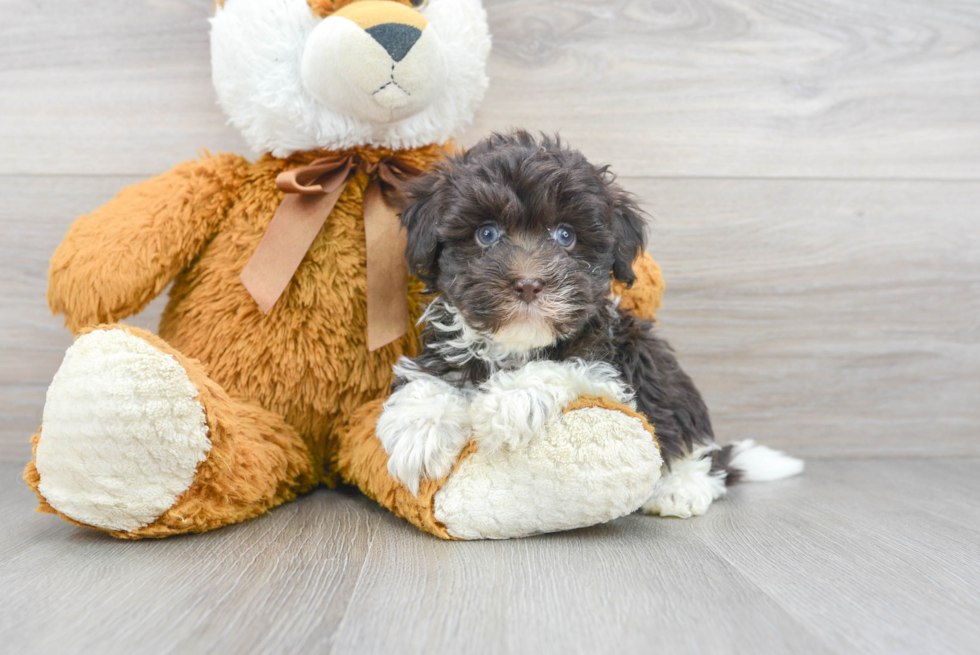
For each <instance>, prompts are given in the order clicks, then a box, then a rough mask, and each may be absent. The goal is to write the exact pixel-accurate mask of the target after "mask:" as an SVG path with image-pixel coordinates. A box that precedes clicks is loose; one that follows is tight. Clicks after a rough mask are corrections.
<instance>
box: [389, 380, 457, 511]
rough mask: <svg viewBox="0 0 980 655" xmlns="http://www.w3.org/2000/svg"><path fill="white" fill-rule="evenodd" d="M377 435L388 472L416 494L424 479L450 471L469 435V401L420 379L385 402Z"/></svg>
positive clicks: (445, 386)
mask: <svg viewBox="0 0 980 655" xmlns="http://www.w3.org/2000/svg"><path fill="white" fill-rule="evenodd" d="M376 431H377V435H378V439H379V440H380V441H381V445H382V446H383V447H384V449H385V452H387V453H388V473H389V474H390V475H391V477H392V478H394V479H395V480H398V481H400V482H401V483H402V484H404V485H405V486H406V487H408V488H409V489H410V490H411V491H412V493H413V494H418V491H419V482H420V481H421V480H422V478H423V477H426V478H430V479H433V480H438V479H439V478H441V477H443V476H445V475H447V474H448V473H449V472H450V471H452V469H453V465H454V464H455V463H456V460H457V459H458V458H459V453H460V451H462V450H463V446H465V445H466V442H467V441H468V440H469V437H470V413H469V402H468V400H467V399H466V397H465V396H463V395H462V394H460V393H459V392H458V391H457V390H456V389H454V388H453V387H452V386H451V385H449V384H446V383H445V382H443V381H441V380H439V379H437V378H434V377H431V376H422V375H420V376H417V377H416V378H415V379H412V380H411V381H410V382H409V383H408V384H406V385H405V386H403V387H402V388H401V389H399V390H398V391H396V392H395V393H393V394H391V396H390V397H389V398H388V400H387V401H385V404H384V412H382V414H381V416H380V417H379V418H378V423H377V426H376Z"/></svg>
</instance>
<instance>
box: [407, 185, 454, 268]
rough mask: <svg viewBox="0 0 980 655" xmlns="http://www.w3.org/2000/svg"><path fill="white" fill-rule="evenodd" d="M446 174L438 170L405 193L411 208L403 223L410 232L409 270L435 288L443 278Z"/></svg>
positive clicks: (411, 186) (408, 209)
mask: <svg viewBox="0 0 980 655" xmlns="http://www.w3.org/2000/svg"><path fill="white" fill-rule="evenodd" d="M443 175H444V174H443V171H441V170H439V169H438V168H437V169H435V170H433V171H431V172H429V173H427V174H426V175H424V176H423V177H421V178H419V179H417V180H415V181H413V182H412V183H411V184H410V185H409V186H408V187H407V188H406V189H405V199H406V202H407V205H406V206H405V208H404V209H403V210H402V213H401V223H402V225H404V226H405V230H406V231H407V232H408V245H406V247H405V259H406V260H408V270H409V271H411V272H412V274H413V275H415V276H416V277H418V278H419V279H420V280H422V281H423V282H424V283H425V285H426V286H428V287H431V286H432V285H433V284H434V283H435V279H436V277H437V276H438V275H439V270H438V261H439V249H440V244H439V237H438V228H439V217H440V215H441V213H442V212H441V208H440V202H439V187H440V186H441V184H442V180H443Z"/></svg>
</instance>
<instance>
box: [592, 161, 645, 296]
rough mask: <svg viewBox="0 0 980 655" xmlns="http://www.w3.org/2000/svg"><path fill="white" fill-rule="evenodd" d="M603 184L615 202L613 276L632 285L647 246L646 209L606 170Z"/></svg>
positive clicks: (613, 213)
mask: <svg viewBox="0 0 980 655" xmlns="http://www.w3.org/2000/svg"><path fill="white" fill-rule="evenodd" d="M602 173H603V181H604V182H605V185H606V190H607V191H608V193H609V197H610V198H611V200H612V207H611V212H610V213H611V221H612V233H613V238H614V239H615V241H616V245H615V246H614V248H615V250H614V252H613V268H612V271H613V277H615V278H616V279H617V280H619V281H620V282H623V283H625V284H626V288H627V289H628V288H630V287H631V286H633V282H635V281H636V275H634V274H633V262H634V261H635V260H636V257H637V255H639V254H640V252H642V251H643V249H644V247H645V245H646V234H645V232H644V226H645V222H644V220H643V210H641V209H640V207H639V205H637V204H636V199H635V198H634V197H633V194H631V193H629V192H628V191H626V190H625V189H623V187H621V186H619V185H618V184H616V182H615V179H616V178H615V176H613V175H612V174H611V173H608V172H607V171H605V170H603V171H602Z"/></svg>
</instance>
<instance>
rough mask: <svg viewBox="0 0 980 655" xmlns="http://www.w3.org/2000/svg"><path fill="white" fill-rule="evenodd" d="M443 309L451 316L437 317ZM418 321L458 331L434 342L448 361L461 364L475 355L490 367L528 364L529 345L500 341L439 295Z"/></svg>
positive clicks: (502, 367) (440, 329)
mask: <svg viewBox="0 0 980 655" xmlns="http://www.w3.org/2000/svg"><path fill="white" fill-rule="evenodd" d="M442 310H444V311H445V312H446V314H447V315H448V317H449V319H448V320H441V321H440V320H436V318H435V317H434V314H435V313H437V312H438V311H442ZM419 323H426V324H427V325H428V326H429V327H431V328H432V329H434V330H438V331H440V332H445V333H447V334H455V335H456V336H455V337H454V338H452V339H446V340H444V341H440V342H438V343H436V344H434V345H433V348H435V350H436V351H437V352H438V353H439V354H440V355H441V356H442V357H443V359H445V360H446V361H448V362H451V363H453V364H456V365H458V366H461V365H463V364H465V363H467V362H469V361H472V360H474V359H478V360H482V361H483V362H485V363H486V364H487V366H488V367H489V368H490V371H491V372H493V371H498V370H502V369H514V368H519V367H521V366H523V365H525V364H526V363H527V362H528V361H529V359H530V356H531V351H530V350H528V349H518V350H515V349H513V348H511V347H509V346H508V345H507V344H503V343H500V342H498V341H496V340H495V339H494V337H493V336H492V335H487V334H483V333H481V332H478V331H477V330H476V329H474V328H473V327H472V326H470V324H469V323H467V322H466V319H464V318H463V315H462V314H461V313H460V311H459V310H458V309H457V308H456V307H454V306H453V305H450V304H449V303H447V302H445V300H443V299H442V298H436V299H435V300H433V301H432V302H431V303H429V306H428V307H427V308H426V310H425V313H424V314H423V315H422V317H421V318H419Z"/></svg>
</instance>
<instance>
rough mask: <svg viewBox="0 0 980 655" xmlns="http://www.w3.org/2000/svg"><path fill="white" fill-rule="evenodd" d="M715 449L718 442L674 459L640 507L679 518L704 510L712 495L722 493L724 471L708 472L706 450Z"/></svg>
mask: <svg viewBox="0 0 980 655" xmlns="http://www.w3.org/2000/svg"><path fill="white" fill-rule="evenodd" d="M715 449H717V446H714V447H707V448H698V449H695V451H694V452H693V453H691V455H690V456H689V457H687V458H685V459H682V460H679V461H676V462H674V463H673V464H672V465H671V467H670V470H669V471H668V472H667V473H666V475H664V476H663V477H662V478H660V481H659V482H658V483H657V486H656V487H655V488H654V490H653V494H652V495H651V496H650V498H649V499H648V500H647V501H646V502H645V503H643V511H644V512H645V513H646V514H659V515H660V516H676V517H679V518H682V519H686V518H690V517H691V516H700V515H701V514H704V513H705V512H706V511H707V510H708V507H710V506H711V503H712V501H714V499H715V498H719V497H721V496H723V495H724V494H725V473H724V472H723V471H717V472H715V473H712V472H711V457H710V456H708V454H709V453H710V452H711V451H712V450H715Z"/></svg>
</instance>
